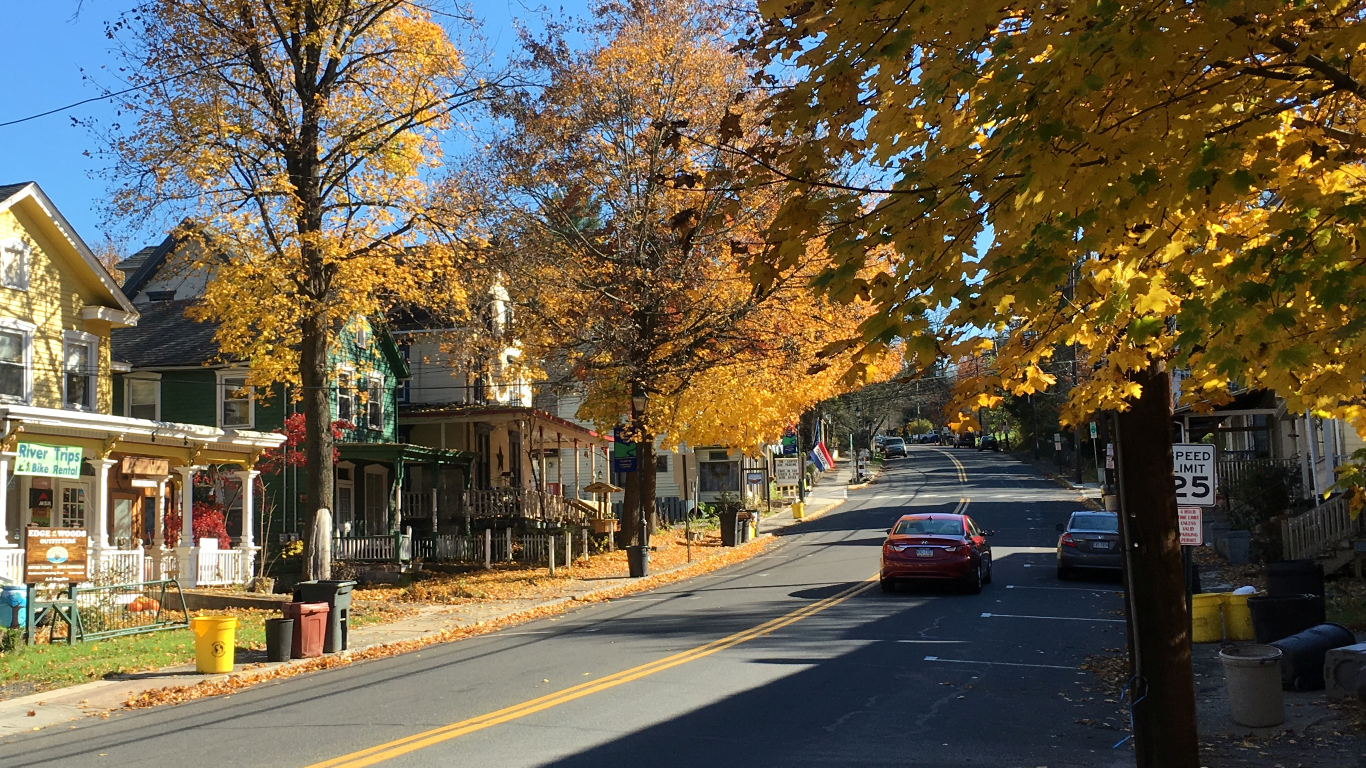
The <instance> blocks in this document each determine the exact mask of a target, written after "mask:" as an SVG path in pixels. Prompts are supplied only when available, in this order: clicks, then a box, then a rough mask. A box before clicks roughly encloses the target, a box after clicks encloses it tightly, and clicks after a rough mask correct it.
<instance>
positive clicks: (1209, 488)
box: [1172, 443, 1215, 507]
mask: <svg viewBox="0 0 1366 768" xmlns="http://www.w3.org/2000/svg"><path fill="white" fill-rule="evenodd" d="M1172 460H1173V462H1172V463H1173V467H1172V468H1173V469H1174V470H1175V475H1176V503H1177V504H1178V505H1180V506H1183V507H1212V506H1214V470H1215V467H1214V446H1212V445H1205V444H1204V443H1194V444H1177V445H1173V446H1172Z"/></svg>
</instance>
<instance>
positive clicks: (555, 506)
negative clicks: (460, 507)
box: [464, 488, 587, 523]
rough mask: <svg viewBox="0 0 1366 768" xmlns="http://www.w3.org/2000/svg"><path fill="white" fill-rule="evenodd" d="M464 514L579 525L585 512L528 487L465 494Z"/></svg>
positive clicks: (482, 517)
mask: <svg viewBox="0 0 1366 768" xmlns="http://www.w3.org/2000/svg"><path fill="white" fill-rule="evenodd" d="M464 514H465V515H466V516H468V517H469V518H470V519H472V520H483V519H488V518H519V519H523V520H543V521H545V522H550V523H581V522H583V520H584V519H585V518H586V516H587V515H586V513H585V512H584V510H582V509H581V508H579V507H577V506H576V505H573V504H570V503H569V499H566V498H564V497H563V496H555V495H553V494H549V493H545V492H542V491H537V490H533V489H529V488H491V489H488V490H483V491H469V492H468V493H466V494H465V508H464Z"/></svg>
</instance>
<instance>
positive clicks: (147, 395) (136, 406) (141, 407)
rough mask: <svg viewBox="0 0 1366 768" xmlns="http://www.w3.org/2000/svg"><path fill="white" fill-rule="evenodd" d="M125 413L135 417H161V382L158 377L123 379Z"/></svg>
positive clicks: (150, 418)
mask: <svg viewBox="0 0 1366 768" xmlns="http://www.w3.org/2000/svg"><path fill="white" fill-rule="evenodd" d="M123 393H124V394H123V398H124V405H125V408H124V411H125V413H124V415H125V416H131V417H132V418H134V419H149V420H151V421H159V420H160V419H161V382H160V381H157V380H156V379H134V378H128V377H124V380H123Z"/></svg>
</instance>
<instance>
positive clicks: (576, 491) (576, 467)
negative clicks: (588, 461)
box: [574, 437, 582, 499]
mask: <svg viewBox="0 0 1366 768" xmlns="http://www.w3.org/2000/svg"><path fill="white" fill-rule="evenodd" d="M580 458H582V457H581V456H579V439H578V438H577V437H576V438H574V498H575V499H578V498H579V488H581V487H582V486H580V485H579V459H580Z"/></svg>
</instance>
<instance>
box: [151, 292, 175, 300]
mask: <svg viewBox="0 0 1366 768" xmlns="http://www.w3.org/2000/svg"><path fill="white" fill-rule="evenodd" d="M147 300H148V301H175V291H148V292H147Z"/></svg>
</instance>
